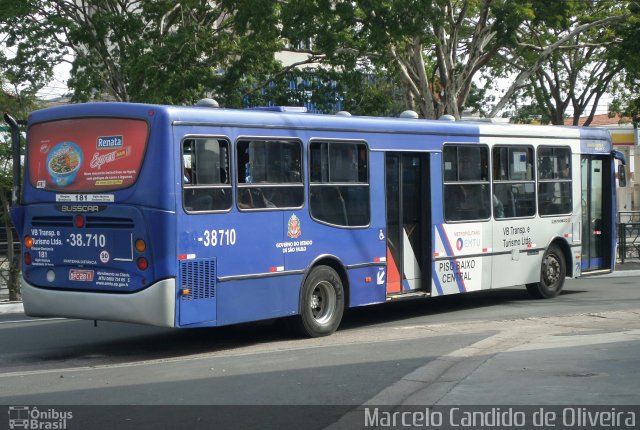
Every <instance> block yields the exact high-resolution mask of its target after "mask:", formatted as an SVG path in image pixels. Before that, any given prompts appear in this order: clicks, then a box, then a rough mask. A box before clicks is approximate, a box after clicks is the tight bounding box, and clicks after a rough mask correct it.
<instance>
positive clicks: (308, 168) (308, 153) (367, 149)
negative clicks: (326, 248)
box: [306, 137, 386, 230]
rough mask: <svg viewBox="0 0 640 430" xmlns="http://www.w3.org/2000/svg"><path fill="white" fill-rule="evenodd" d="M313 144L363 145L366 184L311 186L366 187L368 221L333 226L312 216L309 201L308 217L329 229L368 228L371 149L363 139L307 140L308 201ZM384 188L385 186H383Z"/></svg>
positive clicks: (339, 183)
mask: <svg viewBox="0 0 640 430" xmlns="http://www.w3.org/2000/svg"><path fill="white" fill-rule="evenodd" d="M315 142H320V143H322V142H326V143H347V144H349V143H352V144H356V145H358V144H362V145H364V148H365V151H366V154H367V182H366V183H365V182H329V183H326V184H320V183H319V184H316V185H313V186H314V187H322V186H332V185H333V186H354V185H356V186H365V185H366V187H367V196H368V199H367V205H368V209H369V219H368V222H367V224H364V225H342V224H333V223H330V222H327V221H324V220H321V219H318V218H316V217H314V216H313V214H312V213H311V202H310V201H309V205H308V212H309V217H310V218H311V219H312V220H314V221H315V222H317V223H319V224H323V225H327V226H330V227H334V228H342V229H348V230H355V229H366V228H369V227H370V226H371V149H370V148H369V144H368V143H367V141H366V140H364V139H349V138H346V139H340V138H335V137H331V138H323V137H312V138H310V139H309V141H308V142H307V157H306V158H307V172H308V181H307V184H306V186H307V196H308V198H309V199H310V198H311V187H312V185H311V144H312V143H315ZM385 187H386V184H385Z"/></svg>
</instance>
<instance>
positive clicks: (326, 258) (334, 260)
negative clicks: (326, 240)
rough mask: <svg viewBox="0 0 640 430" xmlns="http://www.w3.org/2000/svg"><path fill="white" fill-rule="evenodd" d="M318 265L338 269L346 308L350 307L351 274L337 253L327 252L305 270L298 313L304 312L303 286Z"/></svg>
mask: <svg viewBox="0 0 640 430" xmlns="http://www.w3.org/2000/svg"><path fill="white" fill-rule="evenodd" d="M318 266H328V267H331V268H332V269H333V270H335V271H336V273H337V274H338V276H339V277H340V281H341V282H342V288H343V290H344V303H345V308H348V307H350V303H351V294H350V288H349V276H347V268H346V267H345V266H344V264H342V261H340V259H339V258H338V257H336V256H335V255H330V254H325V255H320V256H318V257H316V259H315V260H313V262H312V263H311V264H309V266H308V267H307V269H306V270H305V272H304V276H303V277H302V282H300V287H299V289H298V313H300V312H302V286H303V285H304V283H305V282H306V281H307V278H308V277H309V274H310V273H311V271H312V270H313V269H314V268H316V267H318Z"/></svg>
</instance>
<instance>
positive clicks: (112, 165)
mask: <svg viewBox="0 0 640 430" xmlns="http://www.w3.org/2000/svg"><path fill="white" fill-rule="evenodd" d="M147 135H148V126H147V123H146V122H145V121H141V120H133V119H123V118H82V119H71V120H63V121H52V122H46V123H42V124H36V125H34V126H32V127H31V128H30V129H29V132H28V140H27V159H28V163H29V178H30V180H31V184H32V185H33V186H34V187H36V188H38V189H44V190H55V191H71V192H73V191H75V192H100V191H109V190H116V189H121V188H126V187H128V186H130V185H132V184H133V183H134V182H135V181H136V179H137V178H138V174H139V172H140V166H141V164H142V159H143V157H144V152H145V146H146V143H147Z"/></svg>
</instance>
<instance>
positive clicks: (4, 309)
mask: <svg viewBox="0 0 640 430" xmlns="http://www.w3.org/2000/svg"><path fill="white" fill-rule="evenodd" d="M23 313H24V307H23V306H22V302H0V315H3V314H23Z"/></svg>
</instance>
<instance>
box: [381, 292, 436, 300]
mask: <svg viewBox="0 0 640 430" xmlns="http://www.w3.org/2000/svg"><path fill="white" fill-rule="evenodd" d="M429 296H431V294H430V293H427V292H426V291H412V292H409V293H394V294H389V295H387V301H391V300H402V299H416V298H419V297H429Z"/></svg>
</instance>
